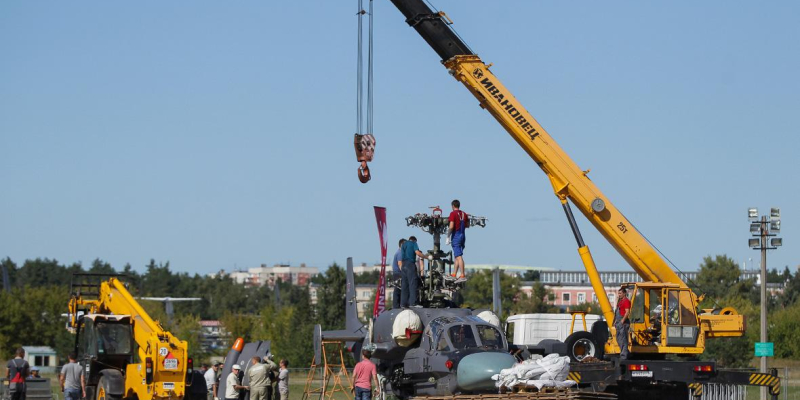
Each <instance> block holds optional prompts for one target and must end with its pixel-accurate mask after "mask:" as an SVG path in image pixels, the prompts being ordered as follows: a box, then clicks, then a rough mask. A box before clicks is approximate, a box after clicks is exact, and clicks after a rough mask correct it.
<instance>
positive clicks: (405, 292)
mask: <svg viewBox="0 0 800 400" xmlns="http://www.w3.org/2000/svg"><path fill="white" fill-rule="evenodd" d="M402 250H403V268H402V271H401V272H402V277H403V278H402V280H401V282H400V290H401V292H400V306H401V307H403V308H408V307H409V306H412V307H421V306H420V305H419V304H417V291H418V290H419V273H418V272H417V265H416V261H417V256H420V257H425V255H424V254H422V252H421V251H419V246H417V238H416V237H414V236H411V237H409V238H408V240H406V242H405V243H403V247H402Z"/></svg>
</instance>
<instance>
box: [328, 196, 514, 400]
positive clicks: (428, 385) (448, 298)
mask: <svg viewBox="0 0 800 400" xmlns="http://www.w3.org/2000/svg"><path fill="white" fill-rule="evenodd" d="M432 214H433V215H427V214H416V215H413V216H411V217H408V218H406V223H407V224H408V225H409V226H418V227H420V228H421V229H422V230H423V231H425V232H428V233H430V234H432V235H433V236H434V249H433V250H430V251H428V256H427V258H428V268H427V270H426V272H425V276H423V278H422V283H423V284H422V285H420V295H421V296H420V297H419V298H420V299H422V300H421V301H422V307H419V308H405V309H393V310H388V311H385V312H382V313H381V314H380V315H378V316H377V317H376V318H372V319H370V321H369V322H368V323H367V324H364V323H362V322H361V321H360V320H359V319H358V316H357V309H356V293H355V285H354V282H355V280H354V275H353V262H352V258H348V260H347V271H346V274H347V275H346V278H347V290H346V304H345V307H346V309H345V326H346V328H345V329H343V330H336V331H322V329H321V327H320V326H319V325H316V326H315V328H314V349H315V358H316V360H317V361H318V362H319V360H320V359H321V354H320V353H321V350H320V349H321V343H322V341H323V340H325V341H342V342H345V343H346V347H347V348H348V350H350V351H351V352H352V354H353V356H354V357H355V359H356V361H359V360H360V358H361V349H365V350H370V351H371V352H372V357H371V359H370V360H371V361H372V362H374V363H375V365H376V367H377V371H378V374H379V376H380V378H381V379H380V382H381V385H382V386H383V387H382V390H383V391H384V393H392V394H394V395H395V396H397V397H400V398H408V397H413V396H421V395H439V396H441V395H453V394H469V393H491V392H493V391H496V387H495V383H494V381H493V380H492V379H491V377H492V375H494V374H498V373H499V372H500V370H502V369H505V368H510V367H511V366H512V365H514V364H515V363H516V360H515V358H514V357H513V356H512V355H510V354H509V349H508V342H507V341H506V336H505V334H504V332H503V329H502V328H501V326H500V319H499V318H498V317H497V315H495V314H494V313H493V312H491V311H489V310H473V309H469V308H458V307H456V306H455V302H454V301H453V294H454V293H457V292H458V290H460V289H461V288H463V282H454V281H452V280H449V279H446V278H445V276H446V275H447V274H445V266H446V265H447V264H452V254H450V253H444V252H443V251H441V250H440V248H439V243H440V240H439V239H440V236H441V234H443V233H445V232H446V231H447V219H446V217H442V216H441V210H439V211H438V213H437V210H434V212H433V213H432ZM470 218H471V220H470V224H471V226H485V224H486V218H483V217H472V216H471V217H470ZM448 258H450V259H448Z"/></svg>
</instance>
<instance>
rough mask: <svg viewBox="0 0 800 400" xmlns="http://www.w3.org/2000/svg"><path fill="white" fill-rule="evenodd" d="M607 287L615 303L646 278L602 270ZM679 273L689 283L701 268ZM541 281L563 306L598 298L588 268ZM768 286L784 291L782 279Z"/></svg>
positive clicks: (550, 274)
mask: <svg viewBox="0 0 800 400" xmlns="http://www.w3.org/2000/svg"><path fill="white" fill-rule="evenodd" d="M599 273H600V280H601V281H602V282H603V289H604V290H605V292H606V296H607V297H608V301H609V302H610V303H611V306H612V307H616V304H617V301H616V300H617V299H616V295H617V289H618V288H619V287H620V285H621V284H623V283H629V282H642V278H641V277H640V276H639V275H637V274H636V273H635V272H633V271H599ZM676 273H677V274H678V276H679V277H680V278H681V279H682V280H683V281H684V282H687V283H689V284H691V282H693V281H695V280H696V279H697V274H698V272H697V271H688V272H676ZM751 278H755V280H756V281H755V282H756V283H755V284H756V285H760V283H759V282H760V278H759V275H758V272H756V271H742V272H741V274H740V279H742V280H745V279H751ZM540 282H541V283H542V284H544V286H545V288H547V289H548V290H550V291H551V292H552V293H553V296H552V297H551V298H550V299H548V300H549V302H550V303H551V304H553V305H555V306H558V307H560V308H562V309H566V308H567V307H570V306H576V305H579V304H583V303H593V302H597V295H596V294H595V292H594V289H592V284H591V282H589V275H588V274H587V273H586V271H543V272H541V275H540ZM532 287H533V282H524V283H523V285H522V287H521V290H522V292H524V293H526V294H527V295H528V296H530V294H531V291H532ZM767 290H768V292H769V293H770V295H771V296H775V295H777V294H779V293H781V292H782V291H783V284H782V283H768V284H767Z"/></svg>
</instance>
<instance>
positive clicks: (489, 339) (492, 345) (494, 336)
mask: <svg viewBox="0 0 800 400" xmlns="http://www.w3.org/2000/svg"><path fill="white" fill-rule="evenodd" d="M478 336H480V337H481V344H483V347H484V348H487V349H502V348H503V336H502V335H501V334H500V331H498V330H497V329H495V328H494V327H492V326H488V325H478Z"/></svg>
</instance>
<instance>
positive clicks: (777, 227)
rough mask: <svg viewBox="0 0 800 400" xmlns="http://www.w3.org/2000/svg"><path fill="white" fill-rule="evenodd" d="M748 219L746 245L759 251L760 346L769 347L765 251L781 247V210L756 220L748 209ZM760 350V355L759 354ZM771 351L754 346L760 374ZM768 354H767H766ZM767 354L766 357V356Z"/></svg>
mask: <svg viewBox="0 0 800 400" xmlns="http://www.w3.org/2000/svg"><path fill="white" fill-rule="evenodd" d="M747 214H748V218H749V219H750V221H751V222H750V233H751V234H752V235H753V236H754V238H751V239H750V240H748V245H749V246H750V247H751V248H752V249H753V250H760V251H761V342H760V344H761V345H762V346H770V345H771V343H768V342H767V250H775V249H777V248H778V247H779V246H781V245H783V240H782V239H781V238H778V237H774V236H776V233H779V232H780V231H781V220H780V217H781V210H780V209H779V208H772V209H770V216H769V219H767V216H766V215H762V216H761V219H760V220H759V219H758V209H756V208H750V209H748V210H747ZM768 238H770V239H769V241H767V239H768ZM759 350H761V354H758V353H759ZM771 351H772V350H771V349H770V350H769V352H767V351H765V350H764V349H763V348H762V349H759V348H758V344H757V345H756V353H757V354H756V355H757V356H760V357H761V369H760V372H761V373H767V357H771V356H772V354H771ZM768 353H769V354H768ZM767 354H768V355H767ZM761 400H767V387H766V386H762V387H761Z"/></svg>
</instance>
